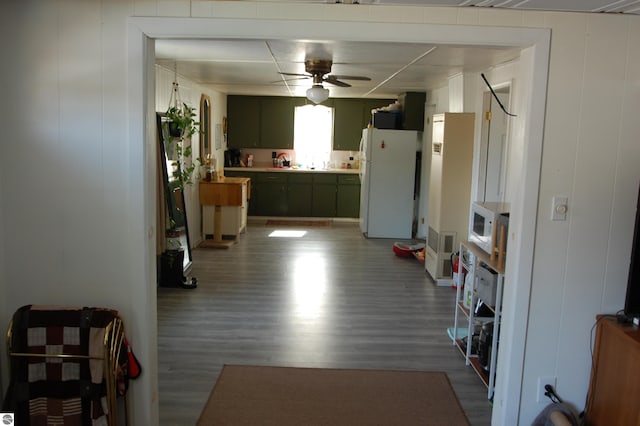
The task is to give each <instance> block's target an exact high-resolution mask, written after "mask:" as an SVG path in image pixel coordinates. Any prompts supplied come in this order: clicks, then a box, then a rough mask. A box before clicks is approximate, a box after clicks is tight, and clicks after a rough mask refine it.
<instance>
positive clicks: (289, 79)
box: [270, 76, 309, 84]
mask: <svg viewBox="0 0 640 426" xmlns="http://www.w3.org/2000/svg"><path fill="white" fill-rule="evenodd" d="M308 79H309V77H306V76H305V77H295V78H281V79H280V80H275V81H271V82H270V83H271V84H280V83H284V82H287V81H301V80H308Z"/></svg>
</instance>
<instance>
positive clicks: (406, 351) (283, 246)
mask: <svg viewBox="0 0 640 426" xmlns="http://www.w3.org/2000/svg"><path fill="white" fill-rule="evenodd" d="M275 229H285V230H298V229H303V228H286V227H276V226H266V225H264V224H250V226H249V227H248V230H247V232H246V233H245V234H243V235H242V236H241V237H240V239H239V242H238V244H235V245H233V246H232V247H231V248H229V249H226V250H225V249H196V250H194V252H193V259H194V261H193V268H192V270H191V272H190V275H192V276H195V277H197V279H198V288H197V289H194V290H185V289H180V288H176V289H173V288H159V289H158V357H159V388H160V419H161V425H192V424H194V423H195V422H196V420H197V418H198V416H199V414H200V411H201V410H202V408H203V407H204V404H205V402H206V400H207V397H208V396H209V393H210V391H211V389H212V387H213V385H214V383H215V381H216V378H217V376H218V373H219V372H220V369H221V368H222V366H223V365H224V364H252V365H273V366H291V367H331V368H370V369H403V370H423V371H445V372H447V374H448V376H449V379H450V381H451V383H452V385H453V388H454V390H455V392H456V394H457V396H458V398H459V400H460V402H461V404H462V406H463V408H464V410H465V412H466V414H467V416H468V418H469V420H470V421H471V424H472V425H489V424H490V418H491V405H490V403H489V402H488V401H487V398H486V397H487V389H486V387H485V386H484V385H483V384H482V382H481V381H480V379H479V378H478V377H477V376H476V374H475V373H474V372H473V370H472V369H471V367H467V366H465V364H464V359H463V357H462V355H461V354H460V352H459V351H458V350H457V349H456V348H455V347H454V346H453V345H452V344H451V340H450V339H449V337H448V336H447V333H446V329H447V327H451V326H453V312H454V311H453V309H454V295H455V293H454V292H453V291H452V289H451V288H448V287H437V286H435V285H434V284H433V282H432V281H431V279H430V278H429V276H428V275H427V274H426V273H425V272H424V268H423V265H422V264H420V263H418V261H417V260H415V259H406V258H399V257H396V256H395V255H394V254H393V252H392V249H391V246H392V244H393V242H394V240H376V239H372V240H370V239H365V238H364V237H363V236H362V234H360V232H359V228H358V226H357V224H334V225H333V226H331V227H326V228H322V227H309V228H307V229H305V230H306V231H307V233H306V235H304V237H302V238H269V237H268V235H269V234H270V233H271V232H272V231H274V230H275Z"/></svg>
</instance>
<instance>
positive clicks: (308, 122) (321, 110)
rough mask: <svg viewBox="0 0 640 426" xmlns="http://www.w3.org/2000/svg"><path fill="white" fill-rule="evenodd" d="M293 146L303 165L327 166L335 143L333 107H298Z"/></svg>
mask: <svg viewBox="0 0 640 426" xmlns="http://www.w3.org/2000/svg"><path fill="white" fill-rule="evenodd" d="M294 120H295V121H294V134H293V148H294V149H295V151H296V161H297V163H298V164H300V165H301V166H302V167H308V168H318V169H321V168H326V167H328V165H329V160H330V158H331V147H332V145H333V140H332V139H333V108H329V107H326V106H323V105H304V106H299V107H296V110H295V117H294Z"/></svg>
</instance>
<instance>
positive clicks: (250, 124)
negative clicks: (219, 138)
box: [227, 96, 260, 148]
mask: <svg viewBox="0 0 640 426" xmlns="http://www.w3.org/2000/svg"><path fill="white" fill-rule="evenodd" d="M227 144H228V146H229V148H258V147H260V98H259V97H255V96H228V97H227Z"/></svg>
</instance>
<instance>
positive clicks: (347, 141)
mask: <svg viewBox="0 0 640 426" xmlns="http://www.w3.org/2000/svg"><path fill="white" fill-rule="evenodd" d="M333 105H334V108H335V109H334V111H333V149H334V150H342V151H357V150H358V149H359V146H360V137H361V136H362V129H363V127H362V111H363V108H364V107H363V105H362V100H360V99H334V100H333Z"/></svg>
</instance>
